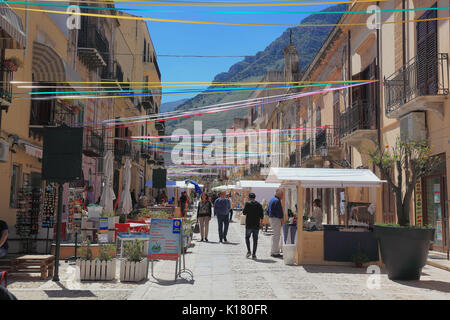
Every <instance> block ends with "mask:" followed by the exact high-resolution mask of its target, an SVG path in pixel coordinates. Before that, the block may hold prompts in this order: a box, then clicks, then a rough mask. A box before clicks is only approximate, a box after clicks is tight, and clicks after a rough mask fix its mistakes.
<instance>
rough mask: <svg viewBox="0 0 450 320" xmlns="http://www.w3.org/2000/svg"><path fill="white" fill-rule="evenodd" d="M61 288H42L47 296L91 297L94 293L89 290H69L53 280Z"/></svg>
mask: <svg viewBox="0 0 450 320" xmlns="http://www.w3.org/2000/svg"><path fill="white" fill-rule="evenodd" d="M55 283H56V284H57V285H58V286H59V287H60V288H61V289H62V290H44V292H45V294H47V296H48V297H49V298H92V297H96V295H95V294H94V293H93V292H92V291H91V290H70V289H67V288H66V287H65V286H64V285H63V284H62V283H61V282H55Z"/></svg>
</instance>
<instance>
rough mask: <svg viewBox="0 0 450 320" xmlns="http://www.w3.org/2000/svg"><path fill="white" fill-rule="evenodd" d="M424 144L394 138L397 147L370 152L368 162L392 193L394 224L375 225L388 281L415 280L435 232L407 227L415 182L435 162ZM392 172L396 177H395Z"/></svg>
mask: <svg viewBox="0 0 450 320" xmlns="http://www.w3.org/2000/svg"><path fill="white" fill-rule="evenodd" d="M430 153H431V150H430V148H429V146H428V144H427V142H426V141H404V140H402V139H400V138H398V139H397V142H396V145H395V146H394V147H392V148H390V147H389V146H385V147H381V146H378V148H377V149H376V150H375V151H370V152H369V156H370V159H371V161H372V162H373V163H374V164H375V165H376V166H377V167H378V168H379V169H380V172H381V178H382V179H384V180H387V182H388V183H389V186H390V187H391V188H392V190H393V191H394V193H395V202H396V209H397V220H398V224H397V225H392V224H391V225H382V224H376V225H375V226H374V231H375V235H376V237H377V239H378V243H379V245H380V252H381V258H382V261H383V263H384V264H385V265H386V268H387V272H388V277H389V279H391V280H418V279H420V273H421V270H422V268H423V266H424V265H425V264H426V261H427V257H428V250H429V246H430V241H432V240H433V237H434V229H433V228H432V227H430V226H411V225H410V221H409V220H410V219H409V216H410V209H411V208H410V206H411V199H412V195H413V192H414V187H415V184H416V182H417V180H418V179H420V178H422V177H425V176H427V175H429V174H430V173H432V171H433V168H434V167H435V166H436V165H437V162H438V159H436V158H431V157H429V155H430ZM394 173H395V176H394Z"/></svg>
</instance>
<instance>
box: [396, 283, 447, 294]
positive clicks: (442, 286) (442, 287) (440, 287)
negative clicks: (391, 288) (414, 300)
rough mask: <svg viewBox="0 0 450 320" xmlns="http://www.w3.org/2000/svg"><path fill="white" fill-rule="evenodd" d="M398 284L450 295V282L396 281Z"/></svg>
mask: <svg viewBox="0 0 450 320" xmlns="http://www.w3.org/2000/svg"><path fill="white" fill-rule="evenodd" d="M394 282H396V283H398V284H401V285H404V286H408V287H414V288H419V289H429V290H435V291H440V292H446V293H450V282H444V281H436V280H418V281H399V280H396V281H394Z"/></svg>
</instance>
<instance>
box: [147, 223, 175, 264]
mask: <svg viewBox="0 0 450 320" xmlns="http://www.w3.org/2000/svg"><path fill="white" fill-rule="evenodd" d="M181 232H182V229H181V219H152V223H151V225H150V236H149V238H150V240H149V245H148V258H149V259H151V260H152V259H153V260H156V259H157V260H177V259H178V256H179V254H180V251H181V246H180V242H181V240H180V236H181V235H180V233H181Z"/></svg>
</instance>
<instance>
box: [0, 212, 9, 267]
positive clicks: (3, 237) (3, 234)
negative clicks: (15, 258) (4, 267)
mask: <svg viewBox="0 0 450 320" xmlns="http://www.w3.org/2000/svg"><path fill="white" fill-rule="evenodd" d="M7 254H8V224H7V223H6V222H5V221H3V220H0V258H3V257H4V256H6V255H7Z"/></svg>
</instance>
